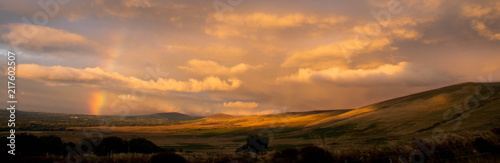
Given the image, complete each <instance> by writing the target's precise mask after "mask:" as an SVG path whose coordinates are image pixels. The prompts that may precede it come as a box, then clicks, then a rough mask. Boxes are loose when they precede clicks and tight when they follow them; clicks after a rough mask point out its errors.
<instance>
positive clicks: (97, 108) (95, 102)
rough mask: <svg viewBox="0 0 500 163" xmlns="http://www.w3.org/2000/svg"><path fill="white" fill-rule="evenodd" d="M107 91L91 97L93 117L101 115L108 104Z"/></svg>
mask: <svg viewBox="0 0 500 163" xmlns="http://www.w3.org/2000/svg"><path fill="white" fill-rule="evenodd" d="M106 98H107V96H106V91H103V90H101V91H97V92H93V93H91V95H90V101H89V102H90V104H89V106H90V113H91V114H92V115H100V114H101V111H102V108H103V106H104V104H105V103H106Z"/></svg>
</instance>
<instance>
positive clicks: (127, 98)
mask: <svg viewBox="0 0 500 163" xmlns="http://www.w3.org/2000/svg"><path fill="white" fill-rule="evenodd" d="M118 98H119V99H121V100H123V101H137V100H138V99H137V97H136V96H134V95H130V94H121V95H118Z"/></svg>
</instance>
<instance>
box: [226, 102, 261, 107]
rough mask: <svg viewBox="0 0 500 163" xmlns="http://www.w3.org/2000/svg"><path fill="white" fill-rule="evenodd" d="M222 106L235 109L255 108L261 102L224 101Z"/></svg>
mask: <svg viewBox="0 0 500 163" xmlns="http://www.w3.org/2000/svg"><path fill="white" fill-rule="evenodd" d="M222 106H223V107H225V108H233V109H255V108H257V107H259V104H258V103H256V102H241V101H235V102H224V103H223V104H222Z"/></svg>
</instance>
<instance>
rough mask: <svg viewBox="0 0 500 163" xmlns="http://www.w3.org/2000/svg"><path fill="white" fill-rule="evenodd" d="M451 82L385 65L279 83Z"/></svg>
mask: <svg viewBox="0 0 500 163" xmlns="http://www.w3.org/2000/svg"><path fill="white" fill-rule="evenodd" d="M450 79H451V78H450V77H449V76H447V75H443V74H440V73H439V72H436V71H433V70H430V69H425V68H422V67H419V66H415V65H412V64H410V63H408V62H400V63H398V64H397V65H392V64H385V65H381V66H379V67H377V68H374V69H342V68H337V67H332V68H329V69H324V70H319V71H315V70H312V69H308V68H305V69H299V70H298V72H297V73H296V74H292V75H289V76H285V77H279V78H277V79H276V83H283V82H298V83H313V82H315V81H329V82H333V83H336V84H338V85H358V86H359V85H383V84H395V83H403V84H408V85H427V84H435V83H438V82H443V81H449V80H450Z"/></svg>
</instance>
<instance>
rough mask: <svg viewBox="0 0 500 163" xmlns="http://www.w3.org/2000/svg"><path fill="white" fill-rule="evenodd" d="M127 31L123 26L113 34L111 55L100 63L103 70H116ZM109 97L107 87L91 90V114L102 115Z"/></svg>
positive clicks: (89, 103)
mask: <svg viewBox="0 0 500 163" xmlns="http://www.w3.org/2000/svg"><path fill="white" fill-rule="evenodd" d="M126 33H127V31H126V29H125V28H122V29H121V30H117V31H116V33H114V34H113V35H112V36H111V37H113V39H114V45H112V46H110V47H112V48H111V49H110V51H109V53H108V55H109V57H108V58H106V59H104V60H103V62H102V63H101V64H100V65H101V66H103V67H102V70H103V71H105V72H115V68H116V67H115V65H116V60H117V59H118V58H119V57H120V55H122V54H123V52H124V50H123V49H124V48H123V47H124V45H123V41H124V40H125V35H126ZM107 98H108V93H107V91H106V90H105V89H101V90H97V91H94V92H91V93H90V97H89V98H88V99H89V100H88V101H87V104H88V106H89V108H88V109H89V112H90V114H92V115H101V114H102V110H103V109H104V108H105V104H106V99H107Z"/></svg>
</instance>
